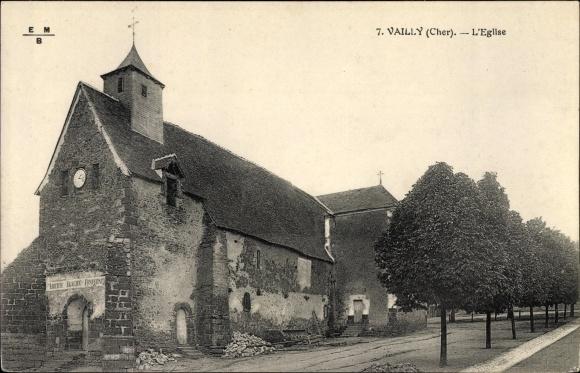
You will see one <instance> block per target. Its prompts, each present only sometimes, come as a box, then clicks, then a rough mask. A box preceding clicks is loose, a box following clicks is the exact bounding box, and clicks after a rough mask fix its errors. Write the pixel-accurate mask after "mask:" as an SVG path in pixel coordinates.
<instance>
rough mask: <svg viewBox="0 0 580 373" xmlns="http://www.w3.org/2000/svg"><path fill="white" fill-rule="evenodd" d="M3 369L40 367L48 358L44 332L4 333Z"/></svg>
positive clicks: (14, 369)
mask: <svg viewBox="0 0 580 373" xmlns="http://www.w3.org/2000/svg"><path fill="white" fill-rule="evenodd" d="M1 341H2V370H3V371H18V370H24V369H31V368H38V367H40V366H41V365H42V364H43V362H44V361H45V360H46V352H45V347H46V339H45V336H44V335H42V334H23V333H2V340H1Z"/></svg>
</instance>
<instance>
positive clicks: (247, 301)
mask: <svg viewBox="0 0 580 373" xmlns="http://www.w3.org/2000/svg"><path fill="white" fill-rule="evenodd" d="M242 306H243V307H244V312H250V311H251V310H252V300H251V299H250V293H244V299H243V300H242Z"/></svg>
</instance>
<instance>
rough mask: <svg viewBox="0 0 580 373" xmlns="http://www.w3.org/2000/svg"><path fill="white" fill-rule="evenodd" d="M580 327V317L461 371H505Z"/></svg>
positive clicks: (476, 372)
mask: <svg viewBox="0 0 580 373" xmlns="http://www.w3.org/2000/svg"><path fill="white" fill-rule="evenodd" d="M579 327H580V318H577V319H576V320H574V321H572V322H569V323H567V324H564V325H562V326H560V327H559V328H557V329H554V330H552V331H549V332H548V333H546V334H543V335H540V336H538V337H536V338H534V339H532V340H530V341H527V342H525V343H523V344H521V345H519V346H518V347H515V348H513V349H511V350H509V351H507V352H505V353H503V354H501V355H499V356H497V357H495V358H493V359H491V360H488V361H486V362H484V363H480V364H477V365H473V366H471V367H469V368H465V369H464V370H462V371H461V373H478V372H503V371H504V370H507V369H509V368H511V367H512V366H514V365H516V364H518V363H519V362H521V361H523V360H525V359H527V358H529V357H530V356H532V355H534V354H535V353H537V352H538V351H540V350H542V349H544V348H546V347H548V346H549V345H551V344H552V343H554V342H557V341H559V340H560V339H562V338H564V337H565V336H567V335H568V334H570V333H572V332H573V331H575V330H576V329H578V328H579Z"/></svg>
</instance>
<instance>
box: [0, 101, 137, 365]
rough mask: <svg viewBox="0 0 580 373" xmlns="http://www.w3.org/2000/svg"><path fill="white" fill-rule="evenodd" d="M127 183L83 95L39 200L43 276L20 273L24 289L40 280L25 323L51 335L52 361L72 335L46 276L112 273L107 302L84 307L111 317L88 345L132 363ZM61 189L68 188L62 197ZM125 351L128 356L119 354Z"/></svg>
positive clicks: (99, 322)
mask: <svg viewBox="0 0 580 373" xmlns="http://www.w3.org/2000/svg"><path fill="white" fill-rule="evenodd" d="M95 164H98V165H99V166H98V176H99V177H98V184H97V183H96V182H95V181H96V178H95V176H96V175H97V172H96V171H95V170H96V168H95V166H94V165H95ZM78 168H84V169H85V170H86V174H87V180H86V182H85V184H84V186H83V187H82V188H81V189H76V188H75V187H74V186H73V181H72V179H73V175H74V173H75V171H76V170H77V169H78ZM64 170H67V171H68V177H67V178H66V179H65V180H63V177H62V171H64ZM129 182H130V181H129V178H128V177H126V176H125V175H123V174H122V173H121V171H120V170H119V169H118V167H117V165H116V164H115V162H114V159H113V157H112V154H111V153H110V150H109V148H108V145H107V143H106V142H105V140H104V138H103V137H102V136H101V134H100V133H99V131H98V128H97V125H96V122H95V119H94V116H93V113H92V111H91V109H90V106H89V104H88V101H87V99H86V98H85V96H84V94H82V92H81V94H80V96H79V100H78V103H77V105H76V109H75V111H74V112H73V113H72V117H71V121H70V124H69V127H68V130H67V132H66V133H65V135H64V138H63V139H62V145H61V147H60V151H59V153H58V155H57V158H56V159H55V163H54V167H53V168H52V169H51V172H50V174H49V176H48V182H47V184H46V185H45V186H44V188H43V189H42V191H41V194H40V224H39V228H40V229H39V230H40V238H39V239H40V240H42V242H43V247H44V248H45V249H46V251H45V252H44V253H43V254H42V260H41V261H39V262H37V263H36V264H35V266H36V267H33V268H38V271H36V272H35V271H31V270H25V269H19V270H16V271H14V273H15V275H14V276H15V278H16V281H20V282H21V283H22V282H24V281H27V280H26V278H27V277H28V276H29V275H30V273H31V272H32V273H37V274H40V273H42V277H38V278H37V279H36V284H35V286H36V287H38V288H39V289H38V291H39V292H38V295H37V297H36V298H35V300H34V301H33V300H32V299H30V302H32V303H30V304H28V307H29V308H30V309H34V310H38V311H35V313H34V314H33V315H28V316H27V317H28V319H27V320H26V321H27V323H28V324H29V325H36V326H35V328H37V329H38V330H36V329H35V330H34V331H33V332H35V333H36V332H38V333H45V334H44V337H45V339H46V347H47V349H48V352H49V353H50V354H54V353H56V352H58V351H62V350H65V349H67V348H68V347H69V346H68V345H67V343H68V340H67V338H69V340H70V335H69V334H70V333H68V331H67V321H66V312H64V311H65V310H64V309H63V310H62V311H63V312H60V311H61V310H60V309H59V310H55V311H54V312H50V313H49V312H48V309H47V304H48V303H49V302H48V301H49V298H50V297H52V296H53V294H51V293H52V292H46V291H45V290H44V289H45V287H46V284H45V276H54V275H59V274H70V273H76V274H80V275H82V274H83V273H88V272H93V271H100V272H103V273H106V285H105V286H106V290H105V294H104V299H103V297H102V296H101V297H100V300H93V302H98V303H99V304H93V302H91V301H89V300H87V299H85V300H86V301H87V302H89V303H91V304H90V305H89V306H90V307H89V308H90V309H93V310H94V309H95V308H97V309H98V308H99V307H100V308H103V307H104V308H105V312H104V313H102V314H101V315H100V316H98V317H95V318H91V319H90V322H89V344H90V345H92V346H103V347H102V350H101V351H97V352H98V353H100V354H103V358H106V357H107V356H113V358H114V359H116V360H119V359H126V360H128V359H129V358H131V359H132V354H131V353H130V352H131V349H132V343H133V341H132V336H131V334H132V325H131V320H130V312H131V300H130V297H131V283H130V266H129V265H128V263H127V261H126V258H127V255H130V245H131V239H130V222H129V221H128V220H127V213H126V209H127V205H128V202H129V199H128V197H129V191H130V190H129V186H130V184H129ZM63 183H66V186H67V193H66V194H64V195H63V193H62V189H63ZM25 252H26V251H25ZM25 252H23V253H22V254H20V256H19V257H18V258H17V259H16V260H15V263H18V262H19V261H20V260H22V259H21V257H22V258H26V253H25ZM25 260H28V259H25ZM8 272H9V271H8V270H7V271H6V274H7V275H8ZM3 283H4V274H3ZM41 286H42V287H43V289H42V290H41V289H40V287H41ZM5 293H6V294H8V292H7V291H5V290H4V289H3V290H2V294H3V296H4V294H5ZM77 293H79V294H76V293H75V294H72V293H71V298H70V299H69V300H72V298H73V297H74V296H77V297H79V298H82V294H80V292H77ZM54 296H57V293H54ZM65 308H66V302H65ZM3 324H4V323H3ZM43 326H44V328H43ZM41 329H44V330H43V331H41ZM39 335H42V334H39ZM28 339H29V338H28ZM105 339H106V341H105ZM121 349H124V350H125V351H127V352H128V353H127V354H120V353H119V351H120V350H121ZM113 365H114V366H120V365H123V366H125V365H127V361H125V362H122V363H119V362H118V361H117V362H115V363H114V364H113Z"/></svg>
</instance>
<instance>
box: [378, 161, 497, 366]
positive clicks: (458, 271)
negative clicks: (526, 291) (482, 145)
mask: <svg viewBox="0 0 580 373" xmlns="http://www.w3.org/2000/svg"><path fill="white" fill-rule="evenodd" d="M478 198H479V197H478V190H477V186H476V184H475V183H474V182H473V181H472V180H471V179H469V178H468V177H467V176H466V175H464V174H454V173H453V169H452V168H451V166H449V165H447V164H446V163H437V164H435V165H432V166H430V167H429V168H428V170H427V171H426V172H425V174H424V175H423V176H422V177H421V178H419V180H418V181H417V182H416V183H415V185H413V188H412V189H411V191H410V192H409V193H408V194H407V195H406V196H405V198H404V199H403V200H402V201H401V202H400V203H399V205H398V207H397V208H396V210H395V211H394V213H393V218H392V221H391V224H390V226H389V228H388V231H387V232H386V233H385V234H384V235H383V236H382V237H381V238H380V239H379V241H378V242H377V244H376V261H377V265H378V268H379V275H378V276H379V279H380V281H381V282H382V284H383V285H384V286H385V287H386V288H387V289H388V291H389V292H390V293H393V294H395V295H396V296H397V298H398V299H404V302H405V303H406V304H407V306H409V305H414V306H419V305H421V304H438V305H439V306H440V308H441V351H440V365H441V366H444V365H446V364H447V320H446V310H447V309H450V308H452V307H457V306H459V305H461V304H463V302H464V300H465V299H469V298H470V296H471V295H472V294H474V293H476V292H486V291H487V290H488V282H487V279H488V278H489V277H490V272H494V271H495V270H494V268H493V266H494V264H495V263H493V261H492V260H491V258H493V255H492V254H493V253H492V252H491V250H490V247H489V245H484V244H482V239H481V237H482V232H481V225H482V219H483V216H482V212H481V206H480V204H479V202H478ZM496 272H497V271H496ZM491 277H494V276H491ZM481 286H483V289H482V288H481ZM397 301H398V300H397Z"/></svg>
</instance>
